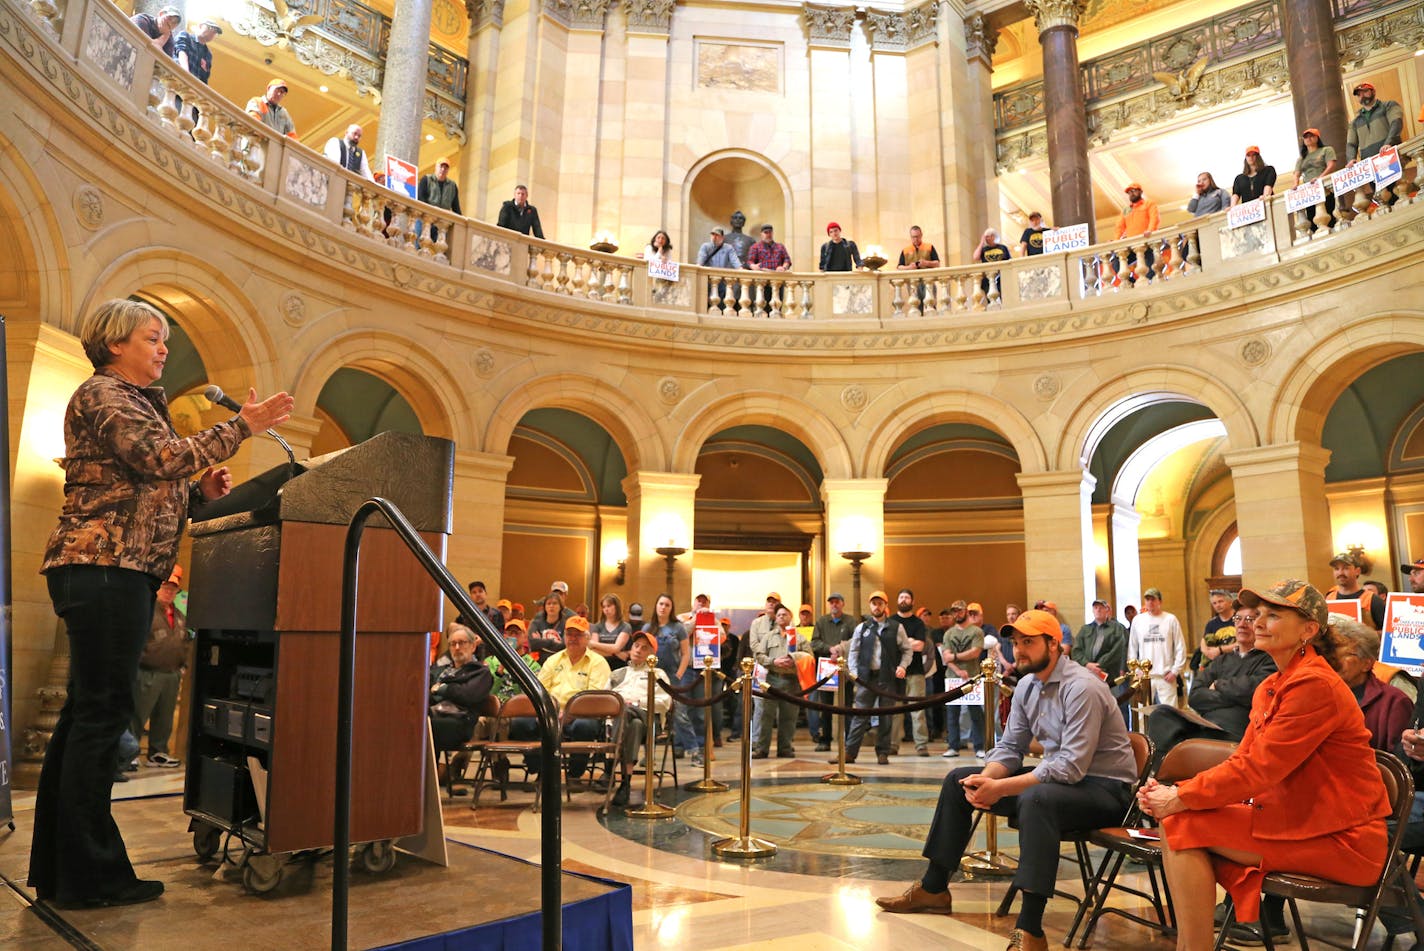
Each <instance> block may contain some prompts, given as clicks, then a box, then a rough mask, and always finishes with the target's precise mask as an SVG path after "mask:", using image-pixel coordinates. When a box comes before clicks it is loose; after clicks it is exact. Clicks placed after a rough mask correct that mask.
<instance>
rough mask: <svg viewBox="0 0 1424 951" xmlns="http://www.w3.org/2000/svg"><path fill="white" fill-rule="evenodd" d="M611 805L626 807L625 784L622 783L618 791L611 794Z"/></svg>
mask: <svg viewBox="0 0 1424 951" xmlns="http://www.w3.org/2000/svg"><path fill="white" fill-rule="evenodd" d="M613 805H615V806H626V805H628V784H627V783H623V784H622V785H621V786H619V787H618V791H617V792H615V793H614V794H613Z"/></svg>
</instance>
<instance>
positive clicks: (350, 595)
mask: <svg viewBox="0 0 1424 951" xmlns="http://www.w3.org/2000/svg"><path fill="white" fill-rule="evenodd" d="M376 512H380V513H381V514H382V515H384V516H385V517H386V519H387V521H389V522H390V525H391V528H393V529H395V532H396V535H398V536H399V537H400V539H401V541H403V542H405V546H406V547H407V548H409V549H410V553H411V554H412V555H414V556H415V558H416V560H417V561H419V562H420V566H421V567H422V568H423V569H425V573H426V574H428V575H430V577H431V579H432V580H433V581H434V582H435V583H436V584H437V585H439V587H440V590H441V591H442V592H444V594H445V597H447V598H449V599H450V600H451V601H452V602H454V604H455V606H456V607H457V608H458V609H459V610H460V612H461V613H462V614H464V616H465V617H466V618H472V619H473V623H474V626H475V627H478V628H481V631H480V634H481V636H482V637H483V638H484V641H485V646H486V647H488V648H489V650H490V651H491V652H492V653H493V654H494V655H495V656H496V657H498V658H499V659H500V662H501V663H502V664H504V667H505V670H507V671H508V672H509V673H510V674H511V675H512V676H513V677H514V679H515V680H517V681H518V682H519V685H520V686H521V687H523V688H524V692H525V693H526V694H527V695H528V696H529V698H530V699H531V700H532V701H533V702H534V709H535V713H536V714H537V718H538V721H539V734H540V735H539V740H540V749H541V751H542V753H543V769H542V770H540V773H539V782H540V783H541V784H542V789H541V791H540V794H541V797H542V798H543V802H544V804H543V811H542V812H541V813H540V815H541V817H542V818H541V833H542V840H543V841H542V842H541V843H540V851H539V855H540V860H541V863H542V864H541V867H540V869H539V878H540V917H541V921H542V931H543V943H542V947H543V949H544V951H559V948H560V947H562V944H563V934H562V927H563V897H562V893H561V888H560V884H561V883H560V880H559V875H560V870H559V866H560V865H561V864H562V860H563V848H562V842H561V825H562V822H563V812H562V810H561V809H560V803H561V800H560V796H559V771H558V769H557V768H555V767H554V764H556V763H558V762H559V712H558V708H557V707H556V706H555V704H554V698H553V697H551V696H550V695H549V692H548V691H547V690H545V689H544V685H543V684H541V683H540V682H539V678H538V677H536V676H534V672H533V671H531V670H530V669H529V668H528V666H526V665H525V663H524V661H523V660H521V659H520V657H519V654H518V653H517V652H516V651H515V649H514V648H513V647H510V646H509V644H508V643H506V642H505V640H504V634H503V632H502V631H497V630H495V627H494V625H493V624H491V623H490V620H489V618H487V617H485V614H484V612H483V611H481V610H479V608H477V607H475V604H474V602H473V601H471V600H470V597H469V595H468V594H467V593H466V592H465V590H464V589H463V588H462V587H460V583H459V582H458V581H456V580H455V578H454V576H453V575H451V574H450V572H449V570H448V569H447V568H446V567H445V566H444V565H443V564H441V562H440V560H439V559H438V558H436V557H435V554H434V553H433V552H432V551H431V550H430V548H429V547H428V546H427V545H426V544H425V540H424V539H423V538H421V537H420V533H419V532H417V531H416V530H415V527H414V526H413V525H411V524H410V522H409V520H407V519H406V517H405V515H404V514H403V513H402V512H401V510H400V509H399V508H397V507H396V506H395V505H394V504H392V503H391V502H389V501H387V500H386V499H383V498H380V497H375V498H370V499H367V500H366V501H365V502H362V503H361V507H360V508H358V509H357V510H356V513H355V514H354V515H352V516H351V523H350V525H349V526H348V528H347V529H346V553H345V559H344V561H343V563H342V568H341V659H340V668H341V669H340V680H339V686H338V692H337V714H336V716H337V719H336V822H335V825H336V828H335V842H336V858H335V862H334V865H335V877H334V879H333V881H332V896H331V947H332V951H346V926H347V908H348V897H349V896H348V892H349V888H350V881H349V879H350V872H351V867H350V866H351V863H350V859H349V853H350V850H351V721H352V712H353V711H352V708H353V699H354V697H353V695H354V693H355V682H356V596H357V587H358V583H357V572H358V570H359V568H360V563H361V536H362V533H364V532H365V530H366V522H367V520H368V519H370V517H371V516H372V515H373V514H375V513H376Z"/></svg>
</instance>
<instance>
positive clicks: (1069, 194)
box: [1024, 0, 1097, 241]
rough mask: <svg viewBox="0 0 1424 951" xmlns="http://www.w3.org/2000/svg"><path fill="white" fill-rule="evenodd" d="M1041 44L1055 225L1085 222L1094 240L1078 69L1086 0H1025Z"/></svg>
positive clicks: (1049, 169)
mask: <svg viewBox="0 0 1424 951" xmlns="http://www.w3.org/2000/svg"><path fill="white" fill-rule="evenodd" d="M1024 4H1025V6H1027V7H1028V9H1029V12H1030V13H1032V14H1033V17H1034V23H1035V24H1036V26H1037V27H1038V41H1039V44H1040V45H1041V46H1042V47H1043V100H1044V102H1043V105H1044V115H1045V117H1046V119H1047V124H1048V186H1049V191H1050V192H1051V193H1052V195H1053V224H1054V225H1055V226H1066V225H1076V224H1087V226H1088V237H1089V239H1090V240H1094V241H1096V240H1097V236H1096V231H1097V229H1096V226H1095V224H1094V222H1095V219H1096V216H1095V215H1094V213H1093V181H1092V173H1091V170H1090V169H1089V167H1088V115H1087V111H1086V110H1085V108H1084V105H1083V82H1082V77H1081V76H1080V75H1079V70H1078V19H1079V18H1080V17H1081V16H1082V15H1083V11H1084V10H1085V9H1086V8H1087V0H1024Z"/></svg>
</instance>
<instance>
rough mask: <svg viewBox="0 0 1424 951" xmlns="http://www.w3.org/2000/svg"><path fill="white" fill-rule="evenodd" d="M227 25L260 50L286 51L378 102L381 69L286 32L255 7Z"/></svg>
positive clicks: (303, 34)
mask: <svg viewBox="0 0 1424 951" xmlns="http://www.w3.org/2000/svg"><path fill="white" fill-rule="evenodd" d="M228 22H229V24H230V25H231V26H232V28H233V30H235V31H236V32H237V33H239V34H241V35H242V36H247V37H251V38H252V39H254V40H256V41H257V42H258V43H259V44H261V45H262V46H276V47H278V48H279V49H290V50H291V51H292V52H293V53H294V54H295V55H296V57H297V61H298V62H300V63H301V64H302V65H303V66H309V67H311V68H312V69H315V70H319V71H320V72H321V73H323V74H324V75H327V76H337V77H340V78H342V79H349V80H351V81H352V82H353V83H355V84H356V93H357V95H360V96H373V97H374V98H375V99H376V101H377V102H378V103H379V102H380V98H381V68H380V67H379V66H378V65H377V64H375V63H373V62H370V61H367V60H365V59H363V58H362V57H360V56H357V55H356V54H355V53H352V52H351V51H350V50H347V49H343V48H342V47H340V46H337V45H336V44H335V43H330V42H327V41H326V40H324V39H323V38H322V37H320V36H318V35H317V34H315V33H313V32H312V31H311V30H308V29H306V28H298V29H297V30H296V31H295V32H287V31H286V30H285V29H283V28H282V26H281V24H280V23H278V22H277V18H276V17H274V16H273V15H272V14H271V13H269V12H267V11H266V10H264V9H262V8H261V7H258V6H247V7H245V8H244V9H243V12H242V14H241V15H237V16H234V17H233V18H232V19H230V20H229V21H228Z"/></svg>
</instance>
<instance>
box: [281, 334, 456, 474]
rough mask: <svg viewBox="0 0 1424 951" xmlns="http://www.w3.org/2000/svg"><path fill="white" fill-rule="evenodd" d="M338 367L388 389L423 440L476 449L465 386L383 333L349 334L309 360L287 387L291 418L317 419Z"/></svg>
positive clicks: (431, 358)
mask: <svg viewBox="0 0 1424 951" xmlns="http://www.w3.org/2000/svg"><path fill="white" fill-rule="evenodd" d="M342 367H353V368H355V369H358V370H365V371H366V372H367V373H370V374H371V375H372V376H375V377H377V378H379V379H381V380H383V381H384V382H386V383H388V384H390V386H391V387H392V388H393V389H394V390H395V391H396V392H397V393H399V394H400V395H401V396H402V397H403V398H404V399H405V401H406V402H407V403H409V404H410V407H411V409H412V410H414V411H415V415H416V418H417V419H419V420H420V428H421V431H422V432H424V433H425V434H426V435H427V436H442V437H444V438H446V439H451V440H454V441H455V444H456V445H457V446H458V447H459V448H462V449H463V448H473V447H474V446H475V445H476V444H477V443H476V439H477V434H476V433H475V431H474V427H473V425H472V423H471V413H470V408H469V406H468V404H467V403H466V402H465V400H464V396H463V394H464V382H463V381H461V380H460V379H458V378H457V377H455V376H454V375H453V374H452V373H451V372H450V369H449V367H448V366H447V365H446V363H445V362H444V361H442V360H440V359H439V358H438V357H436V356H435V355H434V354H432V353H431V352H430V351H428V350H426V349H425V348H424V347H421V346H419V345H418V344H416V343H415V342H414V341H413V340H411V339H410V338H409V337H401V336H397V335H396V334H393V333H386V332H383V331H372V330H352V331H350V332H349V333H346V334H343V335H342V336H339V337H336V338H335V339H333V340H331V341H330V342H329V343H328V344H327V345H326V346H325V347H323V348H321V349H320V350H317V351H316V352H314V353H312V354H311V355H309V356H308V358H307V359H306V361H305V362H304V363H303V364H302V366H301V368H300V369H299V370H298V371H297V374H296V379H295V380H294V381H293V385H292V395H293V397H295V399H296V409H295V412H296V414H298V415H300V416H307V417H314V416H316V409H317V407H316V401H317V398H318V397H319V396H320V395H321V390H322V387H323V386H325V385H326V381H327V380H329V379H331V375H332V374H333V373H335V372H336V371H337V370H339V369H341V368H342Z"/></svg>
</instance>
